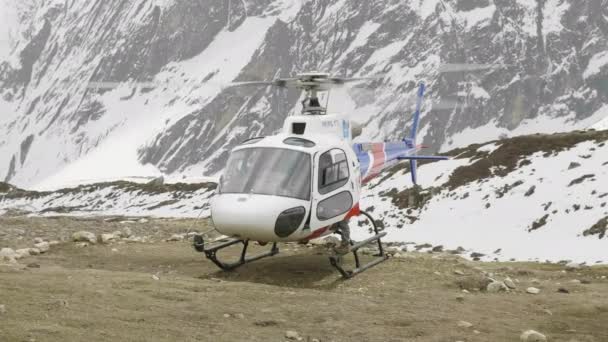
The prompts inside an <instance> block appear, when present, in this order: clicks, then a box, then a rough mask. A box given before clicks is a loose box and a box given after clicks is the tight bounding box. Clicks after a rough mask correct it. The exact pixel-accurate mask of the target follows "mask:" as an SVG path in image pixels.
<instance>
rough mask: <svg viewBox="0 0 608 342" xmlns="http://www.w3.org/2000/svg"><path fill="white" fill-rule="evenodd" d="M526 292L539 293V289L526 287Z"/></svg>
mask: <svg viewBox="0 0 608 342" xmlns="http://www.w3.org/2000/svg"><path fill="white" fill-rule="evenodd" d="M526 292H528V293H529V294H539V293H540V290H539V289H537V288H536V287H528V288H527V289H526Z"/></svg>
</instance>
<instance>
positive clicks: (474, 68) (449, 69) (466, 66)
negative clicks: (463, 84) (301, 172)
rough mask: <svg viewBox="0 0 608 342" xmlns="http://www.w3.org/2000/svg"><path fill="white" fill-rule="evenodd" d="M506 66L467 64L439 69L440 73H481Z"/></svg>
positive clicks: (444, 66) (450, 64) (445, 66)
mask: <svg viewBox="0 0 608 342" xmlns="http://www.w3.org/2000/svg"><path fill="white" fill-rule="evenodd" d="M507 66H509V65H507V64H468V63H447V64H443V65H441V66H440V67H439V72H440V73H453V72H473V71H482V70H489V69H499V68H503V67H507Z"/></svg>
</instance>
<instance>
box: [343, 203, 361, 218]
mask: <svg viewBox="0 0 608 342" xmlns="http://www.w3.org/2000/svg"><path fill="white" fill-rule="evenodd" d="M359 215H361V208H360V207H359V203H357V204H355V206H354V207H353V208H352V209H351V210H350V211H349V212H348V214H346V217H344V221H346V220H348V219H350V218H351V217H355V216H359Z"/></svg>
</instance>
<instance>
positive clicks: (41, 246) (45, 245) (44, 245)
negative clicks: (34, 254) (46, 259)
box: [34, 241, 51, 253]
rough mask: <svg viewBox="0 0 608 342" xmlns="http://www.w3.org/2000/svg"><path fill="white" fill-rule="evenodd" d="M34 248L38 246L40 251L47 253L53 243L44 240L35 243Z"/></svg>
mask: <svg viewBox="0 0 608 342" xmlns="http://www.w3.org/2000/svg"><path fill="white" fill-rule="evenodd" d="M34 248H37V249H38V250H39V251H40V253H46V252H48V251H49V250H50V249H51V245H50V244H49V243H48V242H46V241H43V242H40V243H37V244H35V245H34Z"/></svg>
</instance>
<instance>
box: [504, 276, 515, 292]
mask: <svg viewBox="0 0 608 342" xmlns="http://www.w3.org/2000/svg"><path fill="white" fill-rule="evenodd" d="M502 282H503V283H504V284H505V285H506V286H507V287H508V288H510V289H512V290H513V289H515V288H516V286H515V282H513V280H512V279H511V278H509V277H507V278H505V280H503V281H502Z"/></svg>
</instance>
